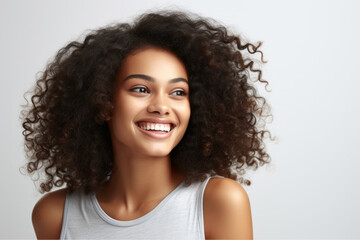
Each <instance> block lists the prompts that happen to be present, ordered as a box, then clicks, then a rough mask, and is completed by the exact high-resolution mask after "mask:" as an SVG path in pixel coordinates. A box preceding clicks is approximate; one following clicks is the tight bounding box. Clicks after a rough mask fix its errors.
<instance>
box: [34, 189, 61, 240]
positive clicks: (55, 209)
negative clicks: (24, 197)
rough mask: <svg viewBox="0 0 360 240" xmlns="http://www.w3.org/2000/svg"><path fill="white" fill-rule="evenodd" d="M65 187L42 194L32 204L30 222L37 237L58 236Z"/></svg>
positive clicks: (48, 237)
mask: <svg viewBox="0 0 360 240" xmlns="http://www.w3.org/2000/svg"><path fill="white" fill-rule="evenodd" d="M65 198H66V189H60V190H57V191H54V192H50V193H47V194H46V195H44V196H43V197H42V198H41V199H40V200H39V201H38V202H37V203H36V204H35V206H34V209H33V212H32V223H33V226H34V230H35V233H36V237H37V238H38V239H43V238H47V239H54V238H57V239H58V238H60V232H61V227H62V219H63V212H64V206H65Z"/></svg>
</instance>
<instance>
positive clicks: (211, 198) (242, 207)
mask: <svg viewBox="0 0 360 240" xmlns="http://www.w3.org/2000/svg"><path fill="white" fill-rule="evenodd" d="M204 224H205V236H206V239H253V232H252V219H251V208H250V202H249V198H248V195H247V193H246V192H245V190H244V188H243V187H242V186H241V185H240V184H239V183H238V182H236V181H234V180H232V179H228V178H212V179H210V180H209V183H208V186H207V187H206V190H205V193H204Z"/></svg>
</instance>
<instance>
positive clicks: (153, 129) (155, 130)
mask: <svg viewBox="0 0 360 240" xmlns="http://www.w3.org/2000/svg"><path fill="white" fill-rule="evenodd" d="M136 126H137V127H138V129H139V130H140V131H141V132H142V133H144V134H145V135H147V136H150V137H152V138H157V139H164V138H168V137H169V136H170V135H171V134H172V130H173V129H174V128H175V125H174V124H172V123H154V122H137V123H136Z"/></svg>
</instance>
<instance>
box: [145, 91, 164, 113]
mask: <svg viewBox="0 0 360 240" xmlns="http://www.w3.org/2000/svg"><path fill="white" fill-rule="evenodd" d="M147 109H148V112H150V113H157V114H160V115H168V114H169V113H170V111H169V109H170V107H169V103H168V99H167V97H166V96H163V94H157V95H155V96H153V97H152V99H151V101H150V103H149V105H148V108H147Z"/></svg>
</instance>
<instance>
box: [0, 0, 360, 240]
mask: <svg viewBox="0 0 360 240" xmlns="http://www.w3.org/2000/svg"><path fill="white" fill-rule="evenodd" d="M168 7H171V8H172V9H185V10H190V11H193V12H195V13H198V14H200V15H203V16H206V17H212V18H214V19H216V20H218V21H219V22H221V23H223V24H225V25H226V26H228V27H229V28H230V29H232V31H233V32H237V33H241V34H242V35H243V36H245V37H246V38H247V39H248V40H250V41H252V42H256V41H258V40H261V41H264V45H263V48H262V50H263V52H264V54H265V59H266V60H268V63H267V64H265V65H264V75H263V77H264V79H266V80H268V81H269V83H270V89H271V90H272V92H271V93H270V94H268V93H266V92H265V94H266V96H267V97H268V101H269V103H270V104H271V106H272V110H273V114H274V121H273V122H272V123H271V124H269V125H268V129H269V130H271V131H272V133H273V134H274V135H275V136H276V137H277V141H276V142H269V141H268V150H269V152H270V154H271V156H272V165H270V166H268V167H264V168H262V169H260V170H259V171H257V172H249V174H248V176H249V177H250V179H251V180H252V182H253V184H252V186H251V187H246V190H247V192H248V194H249V196H250V200H251V205H252V214H253V223H254V237H255V238H256V239H267V238H269V239H271V238H272V239H279V238H285V239H295V238H306V239H309V238H311V239H315V238H337V239H344V238H359V239H360V228H359V223H360V217H359V215H360V208H359V205H358V204H359V202H360V201H359V200H360V190H359V189H360V188H359V183H360V177H359V176H358V174H357V173H358V171H359V168H360V163H359V161H360V154H359V148H360V142H359V132H360V131H359V130H360V129H359V122H360V114H359V110H360V101H359V88H360V83H359V80H360V79H359V73H358V70H359V55H360V46H359V43H360V31H359V29H360V28H359V22H360V19H359V15H360V14H359V13H360V1H304V0H302V1H190V0H185V1H184V0H181V1H175V0H174V1H160V0H157V1H145V0H142V1H140V0H136V1H110V0H108V1H93V0H86V1H84V0H83V1H69V0H66V1H25V0H24V1H10V0H9V1H0V27H1V28H0V30H1V38H0V41H1V43H0V53H1V54H0V60H1V71H0V79H1V86H2V87H1V88H0V91H1V92H0V93H1V95H0V98H1V101H0V105H1V111H2V118H1V137H0V141H1V142H0V143H1V144H0V148H1V149H0V159H1V167H0V177H1V181H0V187H1V205H0V213H1V214H0V229H1V230H0V238H34V237H35V235H34V233H33V230H32V225H31V211H32V208H33V206H34V204H35V202H36V201H37V200H38V199H39V198H40V197H41V195H40V194H39V193H38V192H37V191H36V188H35V186H34V185H33V183H32V181H31V180H30V178H29V177H28V176H23V175H21V174H20V172H19V167H20V166H22V165H23V164H24V163H25V154H24V151H23V137H22V134H21V131H22V127H21V123H20V121H19V112H20V105H21V104H24V103H25V100H24V99H23V97H22V96H23V94H24V93H25V91H27V90H28V89H29V88H30V87H31V86H33V84H34V83H35V75H36V73H37V72H39V71H41V70H43V69H44V67H45V64H46V63H47V61H48V60H49V59H50V58H51V57H53V56H54V54H55V52H56V51H57V50H58V49H60V48H61V47H62V46H64V45H65V44H66V43H67V42H69V41H71V40H75V39H77V38H78V37H79V36H80V35H81V34H82V33H84V31H85V30H87V29H94V28H97V27H100V26H103V25H106V24H109V23H112V22H117V21H120V22H121V21H125V22H127V21H131V19H133V17H134V16H136V15H138V14H139V13H142V12H143V11H144V10H149V9H153V10H155V9H164V8H168ZM260 88H261V89H262V90H261V92H264V90H263V89H264V87H263V85H260Z"/></svg>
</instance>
